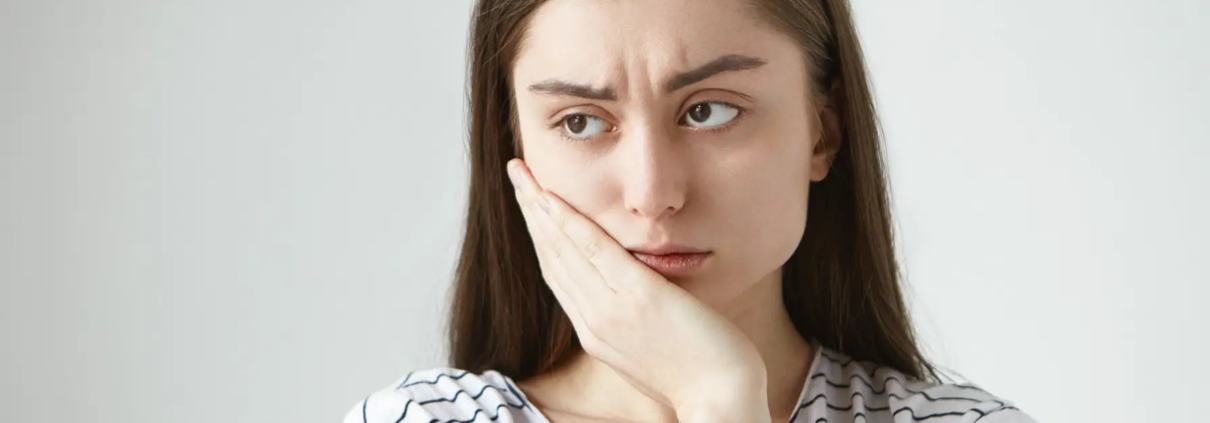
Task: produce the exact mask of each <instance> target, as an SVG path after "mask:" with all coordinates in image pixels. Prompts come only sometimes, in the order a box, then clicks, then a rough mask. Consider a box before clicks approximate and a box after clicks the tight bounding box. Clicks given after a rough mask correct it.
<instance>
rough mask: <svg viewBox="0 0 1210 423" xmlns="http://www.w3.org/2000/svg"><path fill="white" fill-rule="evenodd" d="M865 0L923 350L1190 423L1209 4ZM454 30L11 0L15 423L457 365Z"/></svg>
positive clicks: (445, 22)
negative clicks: (445, 335) (449, 328)
mask: <svg viewBox="0 0 1210 423" xmlns="http://www.w3.org/2000/svg"><path fill="white" fill-rule="evenodd" d="M636 1H637V0H636ZM853 1H854V5H853V7H854V10H855V13H856V16H857V19H858V25H859V28H860V30H861V32H862V36H863V37H864V42H865V46H866V52H867V60H868V62H869V65H870V68H871V71H872V74H873V81H874V84H875V89H876V92H877V97H878V101H879V105H880V107H881V113H882V116H883V124H884V129H885V131H886V134H887V147H888V152H889V157H890V166H891V173H892V180H893V188H894V201H895V207H896V212H897V213H898V215H897V221H898V225H899V231H900V238H899V248H900V249H901V253H902V255H903V259H904V273H905V275H906V276H907V279H908V282H909V283H910V284H911V288H910V289H911V291H912V296H911V300H912V304H913V307H914V312H915V315H916V316H917V318H918V323H919V327H920V330H921V332H922V335H923V338H924V339H923V340H924V342H925V344H926V345H927V347H928V350H929V351H930V352H931V353H932V355H933V356H934V357H935V358H936V359H937V360H938V362H940V363H941V364H943V365H944V366H946V367H948V368H952V369H954V370H957V371H958V372H960V373H961V374H963V375H965V376H966V377H968V378H970V379H973V380H974V381H976V382H978V383H980V384H982V385H984V386H985V387H987V388H988V389H989V390H991V391H993V392H995V393H997V394H1000V395H1002V396H1004V397H1007V398H1009V399H1011V400H1014V401H1015V402H1016V403H1017V404H1018V405H1019V406H1020V407H1021V408H1023V409H1025V410H1027V411H1028V412H1030V413H1031V414H1033V415H1034V416H1035V417H1037V418H1038V419H1039V420H1042V421H1051V422H1127V421H1190V420H1194V419H1195V416H1194V410H1196V405H1197V404H1198V402H1197V401H1198V400H1201V399H1204V398H1205V397H1206V395H1207V394H1210V389H1208V388H1206V387H1205V386H1206V384H1205V382H1204V381H1205V380H1206V377H1207V376H1210V371H1208V370H1210V369H1208V367H1210V366H1207V364H1206V359H1205V358H1206V357H1207V356H1210V346H1207V344H1206V341H1210V339H1208V338H1210V337H1208V336H1207V332H1208V331H1207V330H1206V329H1205V326H1206V324H1207V323H1210V313H1208V312H1207V311H1206V307H1205V306H1204V304H1205V298H1206V296H1207V294H1210V290H1208V289H1207V288H1206V287H1205V285H1206V284H1207V283H1210V271H1207V270H1206V268H1205V267H1204V262H1205V261H1206V256H1207V254H1208V253H1210V247H1208V246H1207V239H1210V224H1208V223H1207V216H1210V188H1208V187H1207V185H1208V184H1210V164H1207V161H1210V123H1207V122H1208V119H1207V117H1206V116H1207V114H1208V113H1210V100H1207V98H1210V80H1208V79H1210V78H1207V76H1206V75H1210V49H1208V48H1206V43H1207V42H1208V41H1210V31H1208V30H1207V29H1206V27H1205V26H1203V25H1201V23H1202V21H1204V19H1205V18H1206V17H1207V16H1210V4H1208V3H1205V2H1198V1H1194V0H1188V1H1181V0H1156V1H1148V2H1105V1H1095V2H1094V1H1087V0H1085V1H1081V0H1045V1H1044V0H1022V1H1013V2H988V1H970V0H920V1H906V2H905V1H890V0H877V1H875V0H853ZM469 10H470V1H469V0H459V1H425V2H419V1H355V2H353V1H340V2H338V1H318V0H305V1H299V0H294V1H282V0H274V1H270V0H260V1H234V0H209V1H136V0H119V1H109V2H88V1H79V0H76V1H69V0H39V1H34V0H5V1H2V2H0V318H2V320H0V322H2V323H0V388H2V389H3V392H2V393H0V420H2V421H12V422H58V421H69V420H89V421H98V422H159V421H173V422H214V421H224V422H266V421H282V422H286V421H290V422H333V421H338V420H339V419H340V417H341V416H342V415H343V414H344V413H345V412H346V411H347V410H348V409H349V408H350V407H352V406H353V404H354V403H356V402H357V401H358V400H360V399H361V398H362V397H363V396H364V395H365V394H367V393H369V392H370V391H372V390H375V389H378V388H380V387H382V386H385V385H386V384H387V383H389V382H390V381H391V380H393V379H394V378H396V377H398V376H400V375H402V374H403V373H404V372H406V371H407V370H408V369H411V368H417V367H425V366H433V365H438V364H442V362H443V354H444V348H443V346H442V337H441V334H442V325H443V316H442V315H441V313H442V312H443V310H444V308H445V305H444V303H445V300H446V288H447V286H448V281H449V278H450V275H451V272H452V268H453V265H454V260H455V257H456V251H457V248H458V244H459V239H458V235H459V233H460V223H461V218H460V217H461V214H462V208H463V204H464V201H465V200H464V198H463V197H464V191H465V184H466V160H465V147H464V136H463V133H464V129H463V125H464V120H463V107H464V106H463V102H464V91H463V86H464V83H463V81H464V77H465V72H464V71H463V69H464V62H463V61H464V57H465V53H464V48H465V35H466V29H467V20H468V17H469Z"/></svg>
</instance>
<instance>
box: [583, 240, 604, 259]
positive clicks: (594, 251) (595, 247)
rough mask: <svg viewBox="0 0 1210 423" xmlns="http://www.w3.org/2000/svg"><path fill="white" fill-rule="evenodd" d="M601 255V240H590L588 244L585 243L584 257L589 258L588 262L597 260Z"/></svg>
mask: <svg viewBox="0 0 1210 423" xmlns="http://www.w3.org/2000/svg"><path fill="white" fill-rule="evenodd" d="M600 253H601V241H600V240H598V239H590V240H588V242H586V243H584V257H585V258H587V259H588V260H593V259H596V258H597V255H598V254H600Z"/></svg>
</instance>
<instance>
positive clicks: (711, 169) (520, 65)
mask: <svg viewBox="0 0 1210 423" xmlns="http://www.w3.org/2000/svg"><path fill="white" fill-rule="evenodd" d="M735 55H738V56H743V57H746V58H753V59H756V61H755V62H752V61H749V62H747V63H748V65H747V66H746V67H747V69H739V70H731V71H727V72H723V73H719V74H715V75H713V76H710V77H708V78H706V79H704V80H701V81H697V82H695V83H692V84H689V85H686V86H683V87H680V88H679V89H676V90H674V91H669V90H668V88H669V84H668V82H669V81H670V80H671V79H673V77H674V76H676V75H678V74H681V73H683V72H686V71H690V70H693V69H695V68H698V67H700V66H702V65H705V64H708V63H711V62H712V61H714V60H716V59H718V58H720V57H726V56H732V57H735ZM753 63H763V64H760V65H754V64H753ZM805 63H806V61H805V58H804V54H803V52H802V51H801V50H800V49H799V48H798V47H797V45H795V44H794V43H793V42H792V41H791V40H789V39H788V38H786V37H785V36H784V35H783V34H782V33H780V32H777V31H775V30H774V29H772V28H771V27H770V26H769V25H766V24H764V23H762V22H761V21H760V20H759V19H758V18H757V16H756V15H755V14H754V12H753V11H751V10H749V9H748V8H747V7H746V6H745V5H744V4H743V2H742V1H740V0H694V1H691V2H690V1H650V0H623V1H603V0H552V1H549V2H547V3H546V4H544V5H542V6H541V7H539V9H538V10H537V11H536V12H535V13H534V15H532V16H531V17H530V20H529V22H528V27H527V33H526V36H525V38H524V40H523V42H522V45H521V48H520V50H519V52H518V55H517V58H516V60H515V63H514V68H513V75H512V83H513V87H512V88H513V90H514V92H515V93H516V102H517V111H518V128H519V130H520V136H521V139H522V146H523V147H522V156H523V157H524V161H523V163H518V164H520V166H517V168H519V169H521V170H520V171H519V172H510V176H512V177H513V178H514V185H515V186H517V187H518V189H519V190H520V191H522V192H521V193H519V194H518V201H519V203H521V204H522V209H523V210H525V211H526V212H525V213H526V221H527V224H528V225H529V227H530V232H531V235H532V236H533V238H534V240H535V246H536V247H537V250H538V253H539V257H540V261H541V262H542V264H543V275H544V276H545V277H546V279H547V280H548V283H550V284H551V285H552V290H553V291H555V292H556V296H557V297H559V301H560V304H561V305H563V307H564V309H565V310H567V311H568V314H569V315H575V314H578V315H579V316H578V317H577V316H573V318H572V320H573V324H574V325H575V326H576V330H577V334H578V335H579V336H580V338H581V340H582V342H584V343H585V351H586V352H585V353H584V354H581V355H580V356H579V357H577V358H575V359H573V360H572V361H571V362H570V363H568V365H566V366H564V367H563V368H560V369H559V370H557V371H554V372H551V373H548V374H545V375H541V376H539V377H536V378H533V379H530V380H526V381H523V382H522V384H521V387H522V389H523V390H525V391H526V392H527V395H529V396H530V398H531V399H532V400H533V401H534V402H535V403H536V404H538V405H539V407H541V408H542V409H543V412H544V413H546V414H547V415H548V416H550V417H551V418H552V419H555V420H557V421H676V420H677V419H678V417H679V418H680V419H681V420H682V421H684V420H691V419H693V418H694V417H693V416H688V415H686V413H687V412H688V410H699V409H702V408H701V407H703V406H704V404H707V403H710V404H719V403H720V401H722V399H725V398H731V399H732V400H726V401H722V402H721V403H722V404H723V405H712V407H720V408H721V409H720V410H718V413H728V412H734V413H736V414H737V415H744V416H751V415H752V414H753V413H754V412H755V411H754V410H759V413H763V415H765V416H769V418H772V419H773V420H775V421H778V420H780V421H784V420H785V419H786V418H787V417H788V416H789V414H790V411H792V408H793V406H794V401H795V399H796V398H797V395H798V393H799V390H800V388H801V386H802V385H801V384H802V382H803V378H804V377H805V375H806V371H807V369H808V367H809V365H810V363H809V360H810V356H811V355H810V353H811V351H810V346H809V345H808V344H807V343H806V342H805V340H803V339H802V338H801V336H800V335H799V334H798V333H797V331H796V330H795V329H794V327H793V325H792V324H791V323H790V321H789V318H788V316H787V315H786V312H785V309H784V306H783V305H782V301H781V287H780V283H781V281H780V268H781V265H782V264H783V263H784V262H785V261H786V259H788V258H789V257H790V255H791V254H792V253H793V252H794V250H795V248H796V247H797V245H798V242H799V241H800V240H801V238H802V234H803V231H804V229H805V225H806V223H807V218H806V214H807V199H808V194H809V189H810V183H811V182H812V181H819V180H822V179H823V178H824V177H826V175H827V170H828V165H829V163H830V159H831V157H832V155H833V154H834V153H835V150H834V148H835V147H831V148H829V147H825V146H828V145H835V143H827V142H823V140H824V139H834V138H836V137H838V135H837V134H835V132H836V129H835V128H837V127H838V124H837V117H836V113H835V112H834V111H832V110H831V109H830V108H829V107H828V106H827V105H826V102H823V101H819V99H821V97H818V96H817V95H816V94H815V93H813V92H812V90H811V89H810V88H809V86H808V84H807V81H808V78H807V69H806V67H805ZM554 81H560V82H562V83H569V84H575V85H583V86H586V87H589V88H592V89H593V90H594V91H596V92H597V94H606V93H607V94H609V95H607V96H604V95H598V96H596V97H611V98H583V97H577V96H574V95H565V94H559V93H554V92H552V91H557V90H552V89H550V88H551V87H557V86H560V85H559V84H555V83H553V82H554ZM711 102H721V103H725V105H724V104H718V103H711ZM694 107H697V109H696V110H697V111H698V112H701V111H702V110H703V108H707V109H708V110H709V112H710V116H712V118H708V119H704V122H703V120H697V119H695V118H694V116H699V117H700V116H703V115H702V114H701V113H698V114H692V113H690V111H691V110H693V109H694ZM573 115H574V116H578V118H574V117H573V118H569V116H573ZM732 115H734V117H731V116H732ZM571 119H577V120H574V121H573V120H571ZM573 122H580V123H585V124H584V125H583V126H578V125H577V124H575V123H573ZM706 127H709V129H706ZM569 128H570V129H569ZM569 137H570V138H569ZM518 162H520V161H518ZM513 173H517V175H520V176H516V175H513ZM531 175H532V176H531ZM531 183H532V185H528V186H531V187H532V192H531V194H528V195H527V194H525V193H524V191H525V190H524V189H523V188H522V187H525V186H527V184H531ZM543 192H545V193H546V195H549V197H550V198H554V199H555V201H556V204H558V205H560V206H559V207H558V208H557V209H556V210H558V211H557V213H562V216H563V217H561V218H558V219H552V218H551V213H550V212H546V211H542V210H541V208H540V207H539V206H540V204H541V203H540V201H539V200H538V199H539V198H540V197H542V193H543ZM543 222H545V223H543ZM560 222H562V223H560ZM568 222H575V224H574V225H572V226H571V228H572V229H568V226H567V225H568ZM825 224H826V223H825ZM589 227H592V228H597V229H598V230H597V231H592V230H589V229H579V230H580V231H582V232H583V233H580V234H579V235H578V236H579V237H580V239H581V241H584V242H581V243H576V242H573V241H572V240H573V239H574V238H575V236H569V235H568V232H569V231H575V230H576V229H574V228H589ZM587 240H591V242H588V241H587ZM585 242H587V244H589V245H591V248H589V254H584V249H583V247H584V245H583V244H584V243H585ZM669 243H672V244H679V245H682V246H687V247H691V248H694V249H698V250H703V251H709V252H710V253H711V254H710V257H709V259H707V261H706V262H705V263H704V266H703V267H702V268H701V269H700V270H699V271H698V272H696V273H694V274H692V275H690V276H686V277H676V278H665V277H661V276H660V275H659V274H656V273H654V272H653V271H651V270H650V269H647V268H646V267H645V266H644V265H642V263H641V262H639V261H637V260H634V258H633V257H630V256H629V255H628V254H627V252H626V250H634V249H641V248H644V247H652V246H658V245H661V244H669ZM560 245H561V246H562V247H560ZM576 246H579V247H577V248H572V247H576ZM560 248H562V249H563V250H562V251H563V252H562V253H560V254H555V252H556V251H561V250H560ZM571 251H576V252H578V255H571V254H570V252H571ZM600 251H612V252H614V253H617V254H612V255H608V260H605V259H603V258H601V257H600V256H602V254H598V253H599V252H600ZM594 259H596V260H600V261H599V262H597V263H595V265H588V266H585V265H584V263H593V260H594ZM576 263H578V264H576ZM556 269H558V270H556ZM570 286H574V287H575V288H569V287H570ZM653 287H654V288H653ZM573 289H575V290H578V291H577V292H593V293H595V294H594V295H582V296H579V297H578V298H579V301H576V300H575V299H574V298H573V297H576V295H572V294H571V292H572V290H573ZM600 289H605V291H600ZM592 290H597V291H592ZM560 291H562V295H561V294H560ZM686 294H687V295H686ZM606 295H614V296H617V297H620V298H609V299H605V296H606ZM602 304H607V305H610V307H604V306H602ZM669 304H671V305H669ZM608 309H613V310H630V311H636V310H637V311H636V312H633V313H628V314H626V313H619V312H616V311H615V312H601V311H600V310H608ZM585 310H596V311H585ZM645 310H647V311H645ZM650 310H655V311H650ZM644 319H645V320H644ZM652 319H658V320H659V321H660V322H662V324H657V323H654V322H653V320H652ZM577 320H579V322H578V323H577ZM668 322H672V323H675V324H671V323H668ZM607 323H608V324H607ZM606 327H624V328H629V329H627V330H629V331H631V332H625V331H620V330H615V331H613V332H614V333H601V334H594V333H593V330H592V329H593V328H596V329H601V328H606ZM644 331H645V332H644ZM597 332H602V331H599V330H598V331H597ZM604 332H609V331H604ZM670 332H676V333H680V334H681V335H677V336H679V337H681V339H679V340H677V342H675V343H674V342H673V339H675V338H676V337H672V336H668V335H669V333H670ZM628 334H629V335H628ZM598 335H600V336H598ZM586 337H587V338H589V341H587V342H585V341H584V340H585V338H586ZM636 340H641V341H643V342H637V341H636ZM661 340H663V341H662V342H665V344H661ZM679 345H690V346H693V347H694V348H697V349H699V350H709V351H721V352H719V353H716V354H711V355H709V357H706V358H700V359H698V358H694V359H692V360H690V359H689V357H699V356H701V354H696V353H693V352H691V351H692V350H685V349H680V348H681V347H679ZM677 353H680V354H677ZM636 357H648V358H645V359H642V360H640V359H637V358H636ZM661 360H662V361H661ZM694 360H697V361H694ZM720 369H727V370H726V371H723V370H720ZM768 369H774V370H775V371H769V370H768ZM695 373H700V374H705V375H717V376H715V377H717V379H715V380H706V379H700V378H696V377H700V375H699V374H695ZM678 381H698V382H702V383H706V382H709V384H710V385H712V388H711V389H713V390H712V391H708V392H695V391H694V390H693V389H692V388H691V387H688V386H695V385H688V386H686V385H684V384H682V383H680V382H678ZM570 387H575V389H568V388H570ZM720 387H721V388H720ZM752 391H758V394H759V395H758V394H752V393H751V392H752ZM762 391H763V392H762ZM707 395H708V396H707ZM707 399H709V400H711V401H707ZM727 401H730V402H727ZM762 420H763V418H762Z"/></svg>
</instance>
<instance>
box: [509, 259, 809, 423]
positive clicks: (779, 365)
mask: <svg viewBox="0 0 1210 423" xmlns="http://www.w3.org/2000/svg"><path fill="white" fill-rule="evenodd" d="M783 304H784V303H783V302H782V296H781V271H780V270H779V271H776V272H774V273H773V274H771V275H769V276H767V277H765V278H764V279H762V280H761V281H760V282H758V283H757V284H755V285H753V286H752V288H751V289H749V290H748V291H746V292H745V293H744V294H742V295H741V296H739V297H737V298H735V299H734V300H733V301H731V302H730V303H728V304H727V305H726V306H725V307H723V308H721V309H719V310H718V311H719V313H721V314H723V315H724V316H726V317H727V318H728V319H730V320H731V321H732V322H733V323H734V324H735V325H736V326H738V327H739V329H740V330H741V331H743V332H744V334H745V335H747V337H748V339H749V340H751V342H752V343H753V344H755V345H756V348H757V350H758V351H760V355H761V359H762V360H763V361H764V364H765V369H766V372H767V374H768V391H767V393H768V397H769V410H770V413H771V414H772V418H773V421H786V420H788V419H789V417H790V414H791V413H792V412H793V411H794V407H795V406H796V405H797V401H798V397H799V395H800V394H801V392H802V387H803V383H804V381H805V379H806V377H807V372H808V371H809V369H810V366H811V359H812V358H813V357H814V351H813V348H812V346H811V344H810V343H808V342H807V341H806V340H805V339H803V338H802V336H801V335H799V333H798V331H797V329H795V328H794V324H793V322H791V321H790V316H789V314H788V313H787V312H786V310H785V306H784V305H783ZM774 305H775V306H774ZM569 386H574V387H576V389H567V387H569ZM521 388H522V389H523V390H525V391H526V392H527V394H526V395H527V396H528V397H530V399H531V400H533V401H534V402H535V403H536V404H537V405H538V406H539V407H540V408H541V409H543V412H544V413H546V414H547V415H548V416H549V415H552V414H554V415H564V416H569V415H570V416H578V417H593V418H600V419H608V420H624V421H634V422H675V421H676V415H675V413H674V412H673V410H672V409H671V408H669V407H667V406H664V405H663V404H660V403H659V402H657V401H655V400H653V399H651V398H649V397H647V396H646V395H643V394H642V393H641V392H639V391H638V390H637V389H635V388H634V387H632V386H631V385H630V384H629V383H627V382H626V380H625V379H623V378H622V377H621V376H619V375H618V374H617V373H616V372H614V370H613V369H612V368H610V367H609V366H608V365H607V364H605V363H603V362H601V361H599V360H597V359H595V358H593V357H591V356H589V355H588V354H586V353H584V352H582V351H581V352H580V353H579V354H577V355H576V356H575V357H573V358H572V359H571V360H569V361H568V362H567V363H566V365H564V366H562V367H561V368H559V369H558V370H555V371H552V372H550V373H548V374H545V375H541V376H538V377H535V378H533V379H530V380H527V381H525V382H522V383H521ZM552 418H553V417H552Z"/></svg>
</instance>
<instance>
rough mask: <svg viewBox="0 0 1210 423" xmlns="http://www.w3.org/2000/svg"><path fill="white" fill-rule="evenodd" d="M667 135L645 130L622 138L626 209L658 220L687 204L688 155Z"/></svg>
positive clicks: (622, 178) (622, 167)
mask: <svg viewBox="0 0 1210 423" xmlns="http://www.w3.org/2000/svg"><path fill="white" fill-rule="evenodd" d="M676 143H677V141H676V140H675V139H673V137H672V136H669V135H668V134H662V133H659V132H658V131H646V132H644V133H643V134H642V135H638V136H635V137H633V138H631V139H623V140H622V144H623V145H622V146H621V147H622V148H621V149H620V150H621V151H620V153H621V157H618V159H620V161H621V162H622V163H623V165H622V166H619V168H621V173H620V174H619V177H620V178H621V180H622V188H623V192H624V194H623V195H624V196H625V197H624V202H625V206H626V208H627V210H629V211H630V213H631V214H633V215H636V216H641V217H645V218H648V219H651V220H659V219H662V218H666V217H669V216H672V215H674V214H676V213H677V212H679V211H680V210H681V208H682V207H684V205H685V194H686V192H685V191H686V188H687V185H688V184H687V182H688V181H687V180H686V163H685V162H686V157H685V155H684V154H681V152H680V151H679V150H680V146H679V145H677V144H676Z"/></svg>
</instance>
